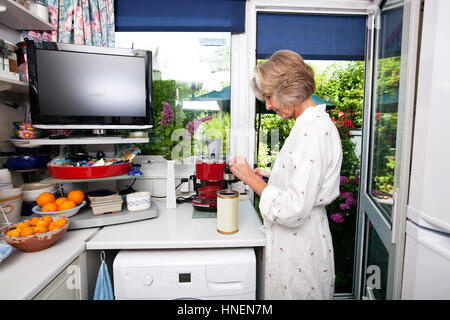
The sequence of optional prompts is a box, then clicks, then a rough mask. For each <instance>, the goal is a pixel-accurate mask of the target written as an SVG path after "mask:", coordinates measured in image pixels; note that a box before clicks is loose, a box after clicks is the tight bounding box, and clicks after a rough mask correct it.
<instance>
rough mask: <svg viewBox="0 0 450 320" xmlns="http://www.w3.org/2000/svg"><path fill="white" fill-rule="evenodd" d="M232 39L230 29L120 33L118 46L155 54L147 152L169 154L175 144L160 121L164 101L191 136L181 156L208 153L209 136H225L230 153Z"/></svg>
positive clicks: (225, 152) (225, 149)
mask: <svg viewBox="0 0 450 320" xmlns="http://www.w3.org/2000/svg"><path fill="white" fill-rule="evenodd" d="M230 40H231V33H229V32H117V33H116V47H125V48H135V49H145V50H151V51H152V53H153V113H154V114H153V116H154V118H155V120H156V122H155V128H153V129H150V130H149V137H150V142H149V143H148V144H146V145H144V146H141V149H142V154H166V153H167V151H168V148H170V147H169V146H168V145H167V140H166V139H167V137H166V136H165V133H164V132H165V131H166V130H165V128H160V129H158V126H157V122H158V119H160V117H161V113H162V111H163V108H164V105H163V102H165V103H168V104H169V105H170V107H171V109H172V111H173V124H174V126H176V127H179V130H180V131H181V132H183V131H187V132H189V135H188V137H191V141H189V148H184V149H183V151H182V155H180V157H183V158H186V157H187V156H189V155H195V156H201V155H206V154H207V150H206V144H205V142H206V140H208V139H221V142H222V150H221V151H222V155H223V156H226V155H228V154H229V149H230V147H229V141H230V139H229V132H230ZM191 134H192V136H191ZM185 142H186V141H185ZM188 149H189V150H188ZM187 151H188V152H187Z"/></svg>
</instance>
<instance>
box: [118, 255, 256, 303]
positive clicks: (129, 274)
mask: <svg viewBox="0 0 450 320" xmlns="http://www.w3.org/2000/svg"><path fill="white" fill-rule="evenodd" d="M113 274H114V295H115V298H116V299H117V300H124V299H133V300H138V299H222V300H225V299H235V300H253V299H255V298H256V258H255V252H254V250H253V249H252V248H231V249H228V248H226V249H222V248H220V249H173V250H121V251H119V253H118V254H117V256H116V258H115V259H114V263H113Z"/></svg>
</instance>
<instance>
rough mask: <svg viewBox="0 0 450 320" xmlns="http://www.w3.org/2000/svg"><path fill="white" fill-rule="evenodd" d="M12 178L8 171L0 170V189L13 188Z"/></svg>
mask: <svg viewBox="0 0 450 320" xmlns="http://www.w3.org/2000/svg"><path fill="white" fill-rule="evenodd" d="M11 187H12V178H11V172H9V170H8V169H0V188H11Z"/></svg>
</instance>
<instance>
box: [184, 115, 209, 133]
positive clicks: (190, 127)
mask: <svg viewBox="0 0 450 320" xmlns="http://www.w3.org/2000/svg"><path fill="white" fill-rule="evenodd" d="M212 118H213V116H209V117H203V118H200V119H194V120H192V121H190V122H189V123H188V124H187V125H186V130H187V131H188V134H189V135H190V136H193V135H194V132H195V130H197V129H198V127H200V125H201V124H202V123H203V122H206V121H209V120H211V119H212Z"/></svg>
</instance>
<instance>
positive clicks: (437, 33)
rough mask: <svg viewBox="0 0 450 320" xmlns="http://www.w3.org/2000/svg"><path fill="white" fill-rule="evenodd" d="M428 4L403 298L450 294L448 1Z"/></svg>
mask: <svg viewBox="0 0 450 320" xmlns="http://www.w3.org/2000/svg"><path fill="white" fill-rule="evenodd" d="M424 6H425V7H424V16H423V29H422V44H421V52H420V64H419V75H418V87H417V110H416V116H415V130H414V144H413V155H412V162H411V179H410V190H409V202H408V208H407V227H406V243H405V260H404V272H403V283H402V299H450V276H449V274H448V270H450V209H449V208H450V205H449V199H450V168H449V163H450V162H449V160H450V148H449V146H450V135H449V133H448V127H449V125H448V121H449V119H450V108H449V103H448V97H449V96H450V74H449V73H448V70H450V61H449V60H448V57H449V55H450V41H449V39H450V19H448V14H447V13H448V12H450V1H448V0H436V1H426V2H425V4H424Z"/></svg>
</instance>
